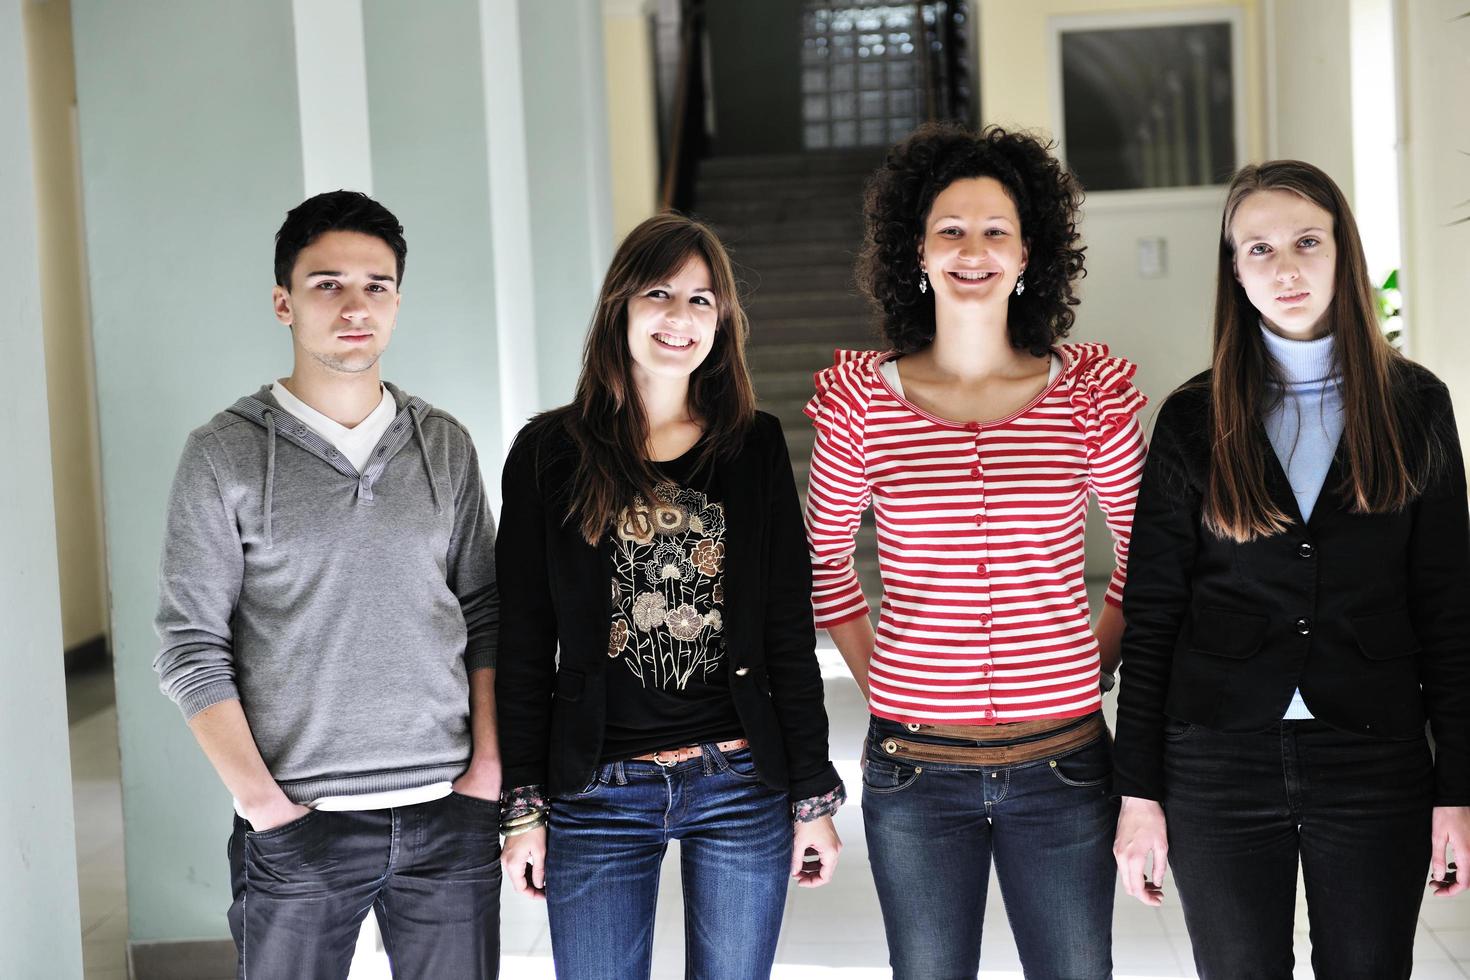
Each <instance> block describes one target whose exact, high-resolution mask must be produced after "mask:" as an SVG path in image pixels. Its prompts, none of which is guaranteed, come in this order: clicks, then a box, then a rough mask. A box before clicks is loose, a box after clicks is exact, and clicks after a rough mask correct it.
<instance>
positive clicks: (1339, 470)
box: [1114, 362, 1470, 806]
mask: <svg viewBox="0 0 1470 980" xmlns="http://www.w3.org/2000/svg"><path fill="white" fill-rule="evenodd" d="M1395 374H1396V382H1395V392H1396V395H1397V396H1398V397H1399V400H1400V402H1401V404H1402V405H1403V406H1404V407H1405V408H1406V409H1407V414H1408V416H1410V417H1417V418H1419V419H1422V420H1423V423H1424V425H1423V426H1422V427H1421V428H1427V429H1428V430H1429V431H1431V432H1432V433H1433V434H1434V435H1436V436H1437V437H1438V439H1439V441H1440V443H1441V445H1442V447H1443V456H1442V460H1441V465H1439V467H1438V468H1437V469H1436V470H1435V472H1434V474H1433V476H1432V478H1431V481H1430V483H1429V485H1428V486H1427V487H1426V489H1425V491H1424V493H1423V494H1422V496H1420V497H1419V499H1418V500H1416V501H1415V502H1414V503H1412V504H1411V505H1409V506H1408V507H1407V508H1406V509H1404V510H1403V511H1401V512H1398V513H1392V514H1355V513H1352V512H1351V511H1350V510H1349V507H1348V502H1347V501H1346V500H1345V499H1344V498H1343V496H1342V495H1341V494H1340V493H1339V492H1338V490H1339V484H1340V483H1341V482H1342V477H1343V467H1344V465H1345V460H1344V455H1343V450H1342V447H1341V446H1340V445H1339V447H1338V453H1337V456H1336V457H1335V458H1334V459H1333V461H1332V464H1331V468H1330V469H1329V470H1328V472H1327V479H1326V482H1325V483H1324V485H1323V487H1322V493H1321V496H1320V497H1319V498H1318V500H1317V503H1316V505H1315V507H1314V508H1313V510H1312V517H1311V520H1309V521H1306V522H1303V521H1302V520H1301V514H1300V511H1299V510H1298V509H1297V505H1296V498H1295V497H1294V496H1293V494H1292V491H1291V486H1290V484H1289V483H1288V482H1287V479H1286V474H1285V472H1284V471H1283V469H1282V468H1281V466H1280V464H1279V462H1278V461H1277V459H1276V455H1275V453H1273V452H1272V451H1271V448H1270V443H1269V442H1268V441H1267V439H1266V436H1265V431H1264V428H1263V429H1261V431H1260V444H1261V445H1262V446H1263V447H1265V456H1266V466H1267V472H1268V488H1269V492H1270V494H1271V498H1272V500H1274V501H1275V502H1276V504H1277V506H1279V507H1281V508H1282V509H1283V510H1284V511H1285V512H1286V513H1287V514H1289V515H1291V516H1292V517H1293V524H1292V527H1291V528H1290V529H1289V530H1287V531H1286V532H1284V533H1281V534H1277V535H1274V536H1272V537H1269V538H1265V539H1257V540H1255V541H1252V542H1250V543H1248V544H1236V543H1234V542H1231V541H1227V540H1223V539H1221V538H1219V537H1216V536H1215V535H1214V534H1212V533H1210V532H1209V531H1207V530H1206V529H1205V528H1204V526H1203V524H1202V523H1201V520H1200V502H1201V499H1202V496H1203V492H1204V489H1205V486H1206V480H1207V474H1208V472H1209V446H1210V435H1209V408H1210V393H1209V373H1208V372H1206V373H1205V374H1203V375H1200V376H1199V377H1197V378H1195V379H1194V380H1193V381H1191V382H1190V383H1189V384H1187V385H1185V386H1184V387H1183V388H1181V389H1180V390H1179V391H1177V392H1175V393H1174V394H1173V395H1172V396H1170V398H1169V400H1168V401H1167V402H1165V403H1164V406H1163V408H1162V409H1161V410H1160V411H1159V418H1158V423H1157V425H1156V426H1155V428H1154V435H1153V441H1152V445H1151V446H1150V449H1149V454H1148V461H1147V463H1146V464H1145V466H1144V473H1143V484H1142V487H1141V488H1140V490H1139V494H1138V505H1137V510H1136V511H1135V514H1134V518H1133V537H1132V541H1131V543H1130V545H1129V554H1128V582H1127V585H1126V586H1125V588H1124V592H1123V615H1124V620H1125V622H1126V624H1127V625H1126V627H1125V630H1124V634H1123V667H1122V675H1121V680H1120V684H1119V689H1118V732H1117V743H1116V746H1115V760H1116V766H1117V771H1116V774H1115V776H1114V788H1115V792H1118V793H1120V794H1122V795H1125V796H1139V797H1145V798H1148V799H1154V800H1162V799H1163V798H1164V790H1165V787H1164V773H1163V753H1164V719H1165V717H1166V716H1167V717H1169V718H1173V719H1175V720H1176V721H1180V722H1188V723H1193V724H1197V725H1201V726H1203V727H1205V728H1208V729H1211V730H1214V731H1220V732H1257V731H1265V730H1267V729H1269V728H1271V727H1272V726H1274V725H1276V724H1278V723H1279V722H1280V720H1281V716H1282V714H1283V713H1284V712H1285V710H1286V707H1287V704H1288V703H1289V702H1290V701H1291V696H1292V692H1293V690H1294V689H1295V688H1297V687H1300V689H1301V692H1302V697H1303V699H1304V700H1305V701H1306V703H1307V707H1308V708H1309V709H1311V712H1312V714H1313V715H1314V716H1315V717H1317V718H1318V719H1319V720H1321V721H1323V722H1326V723H1327V724H1330V725H1333V726H1334V727H1337V728H1340V729H1342V730H1345V731H1350V732H1357V733H1359V734H1362V735H1367V736H1370V737H1372V736H1379V737H1383V738H1402V737H1407V736H1413V735H1416V734H1418V733H1420V732H1422V731H1423V730H1424V722H1425V719H1426V718H1427V719H1428V720H1429V723H1430V726H1431V729H1432V731H1433V734H1434V739H1435V747H1436V758H1435V783H1436V787H1435V803H1436V805H1440V806H1456V805H1465V804H1470V529H1467V524H1470V517H1467V506H1466V495H1465V466H1464V461H1463V459H1462V457H1461V453H1460V444H1459V440H1458V436H1457V435H1456V432H1455V422H1454V415H1453V413H1452V410H1451V406H1450V396H1449V392H1448V391H1447V390H1446V389H1445V386H1444V385H1443V384H1442V383H1441V382H1440V381H1439V379H1438V378H1436V377H1434V375H1432V374H1430V373H1429V372H1428V371H1426V370H1425V369H1423V368H1422V367H1419V366H1418V365H1415V364H1412V363H1411V362H1402V363H1400V364H1398V365H1397V366H1396V369H1395ZM1409 438H1410V443H1409V446H1410V448H1411V451H1417V450H1419V449H1422V447H1423V444H1424V441H1423V440H1424V436H1423V435H1415V434H1413V433H1410V435H1409ZM1411 458H1412V457H1411Z"/></svg>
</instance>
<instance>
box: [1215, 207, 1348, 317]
mask: <svg viewBox="0 0 1470 980" xmlns="http://www.w3.org/2000/svg"><path fill="white" fill-rule="evenodd" d="M1333 234H1334V233H1333V221H1332V215H1331V214H1329V213H1328V212H1327V211H1325V210H1323V209H1322V208H1320V207H1318V206H1317V205H1316V204H1313V203H1312V202H1311V201H1309V200H1307V199H1306V198H1304V197H1301V196H1299V195H1297V194H1293V193H1291V192H1290V191H1276V190H1267V191H1256V192H1255V193H1253V194H1251V195H1249V196H1248V197H1246V198H1245V200H1243V201H1241V202H1240V206H1239V207H1237V208H1236V209H1235V214H1234V216H1232V217H1231V219H1230V238H1231V241H1232V242H1234V243H1235V260H1234V265H1235V278H1236V281H1238V282H1239V283H1240V285H1241V287H1242V288H1243V289H1244V290H1245V295H1246V296H1247V297H1248V298H1249V299H1250V301H1251V305H1252V306H1254V307H1255V308H1256V312H1258V313H1260V314H1261V317H1262V319H1264V320H1265V321H1266V325H1267V326H1269V327H1270V328H1271V329H1272V330H1273V331H1274V332H1276V333H1278V334H1280V335H1281V336H1283V337H1289V338H1292V339H1296V340H1306V339H1309V338H1312V337H1317V336H1321V334H1322V333H1323V332H1324V331H1325V330H1326V329H1327V324H1326V321H1325V319H1324V314H1325V313H1326V312H1327V309H1328V307H1329V306H1331V304H1332V293H1333V289H1334V288H1335V286H1336V275H1337V255H1336V252H1337V248H1336V243H1335V239H1334V237H1333Z"/></svg>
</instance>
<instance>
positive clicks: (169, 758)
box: [73, 0, 302, 940]
mask: <svg viewBox="0 0 1470 980" xmlns="http://www.w3.org/2000/svg"><path fill="white" fill-rule="evenodd" d="M291 24H292V21H291V5H290V2H289V0H257V2H254V3H249V4H237V3H227V2H222V0H211V2H199V3H146V4H137V3H129V4H118V3H112V2H108V0H74V3H73V26H74V30H75V44H76V54H77V93H78V106H79V110H80V117H81V118H80V128H81V145H82V178H83V189H84V207H85V213H86V226H87V255H88V265H89V271H90V281H91V293H92V322H93V338H94V340H93V343H94V349H95V355H96V361H97V399H98V406H99V412H100V415H101V420H102V429H101V440H102V481H103V487H104V495H103V508H104V512H105V515H106V528H107V552H108V556H109V568H110V572H111V575H110V578H111V582H112V602H113V610H112V613H113V640H114V643H115V647H114V650H115V657H116V671H117V714H118V727H119V730H120V739H121V744H122V783H123V818H124V822H125V825H126V840H127V855H126V857H127V867H128V917H129V930H130V933H131V935H132V938H133V939H135V940H152V939H180V938H210V937H221V936H225V935H227V934H228V932H227V929H226V925H225V918H224V910H225V908H226V906H227V905H228V904H229V873H228V867H227V865H226V862H225V856H224V850H225V839H226V837H227V836H228V834H229V830H230V800H229V796H228V794H227V793H226V792H225V790H224V789H223V787H222V786H221V785H220V783H219V781H218V780H217V779H216V778H215V776H214V774H213V772H212V771H211V770H210V768H209V765H208V763H207V762H206V761H205V759H204V756H203V754H202V753H201V752H200V751H199V749H198V747H197V746H196V745H195V743H194V740H193V738H192V737H191V735H190V733H189V730H188V728H187V727H186V726H185V724H184V722H183V719H182V718H181V716H180V714H179V712H178V710H177V709H176V708H174V706H173V705H172V704H170V703H169V702H168V701H167V700H165V699H164V697H163V696H162V695H161V694H160V693H159V692H158V682H157V678H156V677H155V675H154V673H153V670H152V668H151V662H152V660H153V656H154V653H155V651H156V649H157V645H158V644H157V640H156V639H155V637H154V634H153V628H152V618H153V613H154V608H155V605H156V602H157V567H158V557H159V552H160V542H161V540H162V529H163V512H164V502H165V499H166V497H167V495H168V489H169V483H170V481H171V479H172V476H173V470H174V466H175V464H176V462H177V460H178V455H179V451H180V449H181V448H182V446H183V443H184V437H185V435H186V434H187V433H188V431H189V430H190V429H191V428H193V427H195V426H198V425H200V424H202V423H204V422H205V421H206V420H208V419H209V418H210V416H212V415H213V414H214V413H215V412H217V411H219V410H220V409H222V408H224V407H225V406H227V405H228V404H229V403H230V402H231V401H233V400H234V399H235V398H236V397H237V396H239V395H241V394H244V393H246V392H249V391H252V390H254V389H255V388H256V387H258V386H259V385H260V384H262V383H263V382H265V381H268V380H269V379H271V378H275V377H279V376H281V375H284V374H286V373H288V372H289V370H290V363H291V360H290V359H291V348H290V345H289V339H288V337H287V335H286V331H285V328H283V327H282V326H281V325H280V324H278V323H277V322H276V321H275V319H274V318H273V317H272V316H271V311H270V287H271V278H272V277H271V253H272V236H273V235H274V234H275V230H276V228H277V226H278V225H279V224H280V222H281V218H282V216H283V215H284V213H285V211H286V209H287V208H289V207H291V206H292V205H294V204H295V203H297V201H299V200H300V198H301V196H302V174H301V148H300V136H299V132H300V127H299V123H298V109H297V100H296V92H295V88H294V75H295V64H294V55H293V44H292V26H291Z"/></svg>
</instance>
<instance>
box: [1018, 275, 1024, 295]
mask: <svg viewBox="0 0 1470 980" xmlns="http://www.w3.org/2000/svg"><path fill="white" fill-rule="evenodd" d="M1025 291H1026V273H1024V272H1023V273H1021V274H1020V275H1019V276H1017V277H1016V295H1017V296H1020V295H1021V294H1022V293H1024V292H1025Z"/></svg>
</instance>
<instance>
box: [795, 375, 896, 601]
mask: <svg viewBox="0 0 1470 980" xmlns="http://www.w3.org/2000/svg"><path fill="white" fill-rule="evenodd" d="M878 356H879V352H877V351H837V353H836V357H835V363H834V364H833V366H832V367H830V368H827V369H825V370H822V371H818V372H817V374H816V376H815V382H816V389H817V392H816V394H815V395H813V396H812V399H811V401H809V402H808V403H807V405H806V409H805V412H806V414H807V416H808V417H809V418H811V420H812V423H813V424H814V425H815V426H816V430H817V436H816V442H815V444H814V445H813V447H812V466H811V476H810V479H809V481H808V486H807V501H806V531H807V541H808V542H809V544H810V548H811V556H812V608H813V613H814V615H815V619H816V625H817V628H818V629H829V628H831V627H833V626H836V625H838V624H840V623H844V622H847V621H848V620H851V619H856V618H857V617H858V616H866V615H868V601H867V599H866V598H864V596H863V589H862V585H861V584H860V583H859V581H858V574H857V565H856V562H855V561H854V554H855V552H856V545H855V544H854V540H853V537H854V535H855V534H856V533H857V529H858V524H859V523H860V522H861V521H862V516H863V511H865V510H867V508H868V503H869V501H870V491H869V488H868V482H867V477H866V475H865V473H864V467H863V427H864V424H865V420H864V416H865V415H866V406H867V400H868V384H869V383H870V382H871V377H870V375H871V373H872V370H873V365H874V363H875V362H876V360H877V358H878Z"/></svg>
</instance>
